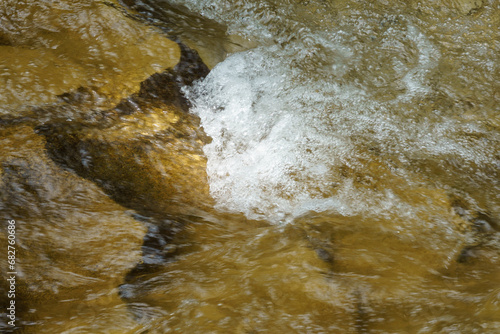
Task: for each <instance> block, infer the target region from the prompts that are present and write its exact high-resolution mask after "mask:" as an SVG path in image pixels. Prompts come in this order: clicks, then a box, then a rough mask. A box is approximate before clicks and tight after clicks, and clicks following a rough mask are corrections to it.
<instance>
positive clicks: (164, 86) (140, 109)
mask: <svg viewBox="0 0 500 334" xmlns="http://www.w3.org/2000/svg"><path fill="white" fill-rule="evenodd" d="M180 48H181V58H180V61H179V63H178V64H177V65H176V66H175V67H174V68H173V69H167V70H165V71H164V72H162V73H155V74H153V75H152V76H150V77H149V78H148V79H146V80H145V81H143V82H142V83H141V85H140V90H139V92H138V93H135V94H132V95H131V96H129V97H128V98H126V99H124V100H122V101H121V102H120V103H119V104H118V105H117V106H116V107H115V108H113V109H110V110H107V111H105V112H103V113H102V116H101V117H102V119H101V120H100V121H99V122H97V123H95V122H89V123H85V122H54V123H48V124H43V125H40V126H38V127H36V128H35V131H36V132H37V133H38V134H40V135H43V136H44V137H45V138H46V149H47V152H48V155H49V157H50V158H51V159H52V160H53V161H54V162H56V163H57V164H58V165H59V166H61V167H63V168H65V169H66V170H69V171H71V172H74V173H76V174H77V175H79V176H81V177H83V178H85V179H89V180H91V181H93V182H95V183H96V184H97V185H99V186H100V187H101V188H102V189H103V190H104V192H105V193H106V194H107V195H108V196H110V197H111V198H112V199H113V200H114V201H115V202H117V203H119V204H120V205H122V206H124V207H127V208H130V209H133V210H135V212H136V214H135V219H137V220H139V221H142V222H143V223H144V224H145V226H146V227H147V229H148V230H147V233H146V235H145V237H144V240H143V245H142V253H143V254H142V261H141V263H139V264H138V265H137V266H136V267H135V268H133V269H132V270H131V271H130V272H129V273H128V274H127V275H126V277H125V280H124V284H123V285H122V286H121V287H120V289H119V291H120V295H121V297H122V298H123V299H124V300H125V301H127V302H130V301H132V300H133V299H134V292H133V291H134V282H137V281H138V280H140V279H141V277H144V275H148V274H152V273H154V272H155V271H157V270H159V269H160V268H161V267H162V266H164V265H165V264H168V263H169V262H171V261H174V259H175V258H176V257H177V256H178V255H179V254H180V253H181V252H182V250H183V248H182V247H179V246H178V245H177V244H175V241H174V239H175V237H176V235H177V234H178V233H179V232H180V231H182V230H183V228H184V226H185V225H186V224H187V223H188V222H189V221H190V219H189V216H188V215H186V216H182V215H181V216H179V215H178V214H175V213H173V214H171V213H170V212H169V210H168V208H169V206H168V203H167V205H165V203H163V204H162V203H158V201H156V199H158V198H160V197H162V194H163V193H162V191H163V189H161V187H162V183H161V182H160V183H159V184H157V183H154V181H155V180H156V179H158V178H161V177H162V175H163V174H162V173H163V172H162V171H161V170H160V171H158V173H157V174H154V173H153V174H154V175H151V173H148V171H150V170H152V171H153V172H155V170H154V167H148V166H144V164H145V163H148V161H149V160H148V158H149V157H150V156H149V155H148V151H150V150H154V149H155V148H156V146H155V145H163V146H168V145H179V146H182V147H183V146H185V143H184V142H183V141H190V142H191V143H192V142H193V141H195V140H196V141H198V142H207V141H209V138H208V137H207V136H206V135H204V133H203V131H202V130H200V129H199V120H198V119H197V117H195V116H193V115H191V114H189V107H190V104H189V101H188V100H187V99H186V97H185V96H184V94H183V93H182V88H183V87H184V86H189V85H192V84H193V82H194V81H196V80H199V79H201V78H204V77H205V76H206V75H207V74H208V73H209V69H208V67H207V66H206V65H205V64H204V63H203V61H202V60H201V58H200V57H199V55H198V53H197V52H196V51H194V50H191V49H190V48H189V47H187V46H185V45H183V44H180ZM89 94H90V95H92V93H91V92H89V90H88V89H84V88H81V89H78V90H77V91H75V92H70V93H67V94H62V95H61V96H60V98H61V99H62V100H63V101H65V102H66V103H68V104H73V103H81V102H84V101H86V100H88V99H91V96H89ZM171 106H174V107H176V108H177V110H178V111H176V112H178V113H179V118H180V120H179V121H177V123H176V124H181V125H180V127H181V128H180V130H179V129H178V128H177V127H175V128H174V127H172V128H171V129H169V130H168V133H165V134H163V137H161V136H160V137H161V138H160V137H158V136H156V135H151V136H149V135H147V134H146V135H143V134H140V135H139V134H138V135H137V137H133V136H134V134H132V135H131V136H132V137H131V138H127V139H126V140H124V141H123V142H115V141H114V140H113V137H111V139H109V138H106V137H105V136H103V137H102V138H101V137H100V136H97V137H92V138H87V137H86V136H85V133H87V132H86V131H89V129H94V130H95V131H97V132H98V133H105V132H106V129H107V128H109V127H110V126H114V125H116V124H118V125H119V124H120V122H122V120H121V118H120V117H122V116H125V115H134V114H137V115H140V114H144V113H146V114H147V113H148V112H149V111H150V110H152V109H154V108H160V109H162V110H164V109H163V108H170V107H171ZM182 124H184V125H182ZM183 129H184V130H183ZM146 130H147V129H146ZM161 143H163V144H161ZM176 143H178V144H176ZM190 145H194V144H190ZM188 146H189V145H188ZM200 146H201V144H200ZM182 149H184V148H182ZM195 149H196V148H193V149H192V150H195ZM192 150H191V151H189V152H188V153H192ZM198 151H199V152H198ZM198 151H196V152H198V153H199V154H202V151H201V147H200V148H199V150H198ZM109 152H112V153H113V154H114V155H115V156H114V157H112V156H110V155H109ZM121 152H125V153H126V154H127V156H123V157H120V156H119V155H120V153H121ZM162 152H163V151H162ZM166 152H167V156H168V150H167V151H166ZM182 152H183V151H182V150H179V151H174V152H173V153H171V154H174V155H175V154H182ZM198 153H197V154H198ZM172 157H174V156H172ZM96 162H99V163H98V166H97V167H96ZM175 163H177V164H179V162H175ZM181 167H182V165H181ZM191 167H192V166H185V168H186V170H189V169H192V168H191ZM148 168H149V169H148ZM138 173H140V175H144V180H142V179H140V177H138V176H137V174H138ZM143 181H144V182H143ZM171 181H172V182H173V183H175V181H176V180H175V179H172V180H171ZM148 182H149V183H148ZM162 182H163V183H165V182H166V181H164V180H163V181H162ZM171 186H172V187H173V188H172V189H174V190H175V189H176V185H175V184H173V185H171ZM193 187H194V186H193ZM151 193H152V195H151ZM187 197H188V196H185V195H184V197H182V196H181V198H187ZM174 200H175V199H174ZM187 205H190V204H189V203H187Z"/></svg>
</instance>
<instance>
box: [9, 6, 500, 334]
mask: <svg viewBox="0 0 500 334" xmlns="http://www.w3.org/2000/svg"><path fill="white" fill-rule="evenodd" d="M4 2H5V1H4ZM116 6H117V8H118V7H119V8H122V9H121V12H122V13H127V12H128V13H132V14H133V15H138V16H140V17H141V19H140V20H139V21H140V22H139V21H138V22H139V23H137V24H144V22H146V23H147V24H152V25H153V26H156V27H159V29H163V33H164V34H166V35H168V36H170V37H172V36H175V38H176V39H177V40H179V41H182V42H184V43H187V44H188V45H190V46H191V47H192V48H194V49H197V50H198V51H199V53H200V55H201V57H202V58H203V60H204V61H205V62H206V63H207V64H208V65H209V66H210V67H211V71H210V73H209V74H208V76H207V77H206V78H204V79H200V80H197V81H195V82H194V83H193V85H191V86H185V87H183V88H182V91H183V93H184V94H185V95H186V97H187V99H188V101H189V103H190V105H191V107H190V113H192V114H193V115H195V116H196V117H198V118H199V126H200V127H201V129H202V130H203V131H204V133H205V134H206V135H208V136H209V137H210V139H209V140H207V141H205V143H204V145H203V146H202V148H201V149H202V152H203V153H202V155H203V158H202V159H201V160H200V159H198V160H188V161H191V162H189V163H190V164H192V166H191V167H189V166H188V168H194V169H196V168H201V170H202V171H203V173H206V176H203V177H202V178H203V180H206V181H203V182H206V186H207V189H208V196H209V197H210V200H211V201H212V202H210V201H209V202H210V204H209V205H208V208H207V207H206V206H205V205H203V207H202V208H201V209H200V211H195V212H194V213H193V212H190V213H189V214H187V215H182V214H178V213H175V214H171V212H170V211H168V210H169V209H165V210H167V211H168V212H167V213H166V217H167V218H168V220H172V221H176V220H179V221H182V222H183V227H182V228H180V230H179V232H177V233H175V235H173V236H172V237H171V238H170V239H168V244H169V246H168V247H170V248H168V247H167V246H165V245H163V246H162V247H164V248H162V249H163V251H164V252H165V247H167V248H168V249H172V250H171V251H168V252H171V253H172V254H174V255H173V256H170V257H167V260H165V261H163V262H161V261H156V260H155V261H153V260H151V261H150V262H148V260H147V257H144V258H143V260H141V262H142V263H146V266H141V265H139V266H137V267H136V269H135V270H133V271H131V272H129V274H127V275H126V277H125V278H123V282H121V284H120V285H119V287H118V286H117V287H116V288H115V290H113V291H114V292H112V293H114V294H119V296H120V297H121V300H122V301H123V303H124V304H123V305H122V306H120V307H122V308H123V310H125V311H124V312H125V314H126V315H124V316H123V317H125V318H127V319H128V320H127V321H126V322H124V323H123V325H118V324H113V323H110V322H109V321H106V319H108V318H109V319H111V318H112V314H114V313H115V312H116V309H112V308H111V307H110V308H109V309H107V308H104V309H102V308H100V309H99V311H95V310H94V311H86V312H85V313H83V314H78V312H76V313H74V314H73V315H72V316H74V317H76V318H79V317H86V318H87V319H90V320H92V319H93V320H92V321H93V324H92V326H90V325H89V324H88V323H87V324H86V325H85V321H83V320H82V323H83V325H79V326H74V327H71V325H70V323H71V322H68V325H67V326H66V327H65V326H64V325H63V326H62V327H61V323H64V322H65V321H66V320H68V319H64V318H63V319H59V320H58V323H57V324H55V321H52V320H51V317H50V316H44V317H41V318H39V319H37V320H34V321H32V322H31V325H30V324H27V325H26V327H25V329H24V330H25V331H26V333H31V332H33V333H34V332H36V331H38V332H42V329H43V330H45V331H46V332H47V333H49V332H50V333H53V332H57V331H58V330H59V331H60V332H64V333H101V332H102V333H115V332H116V333H118V332H119V333H497V332H499V333H500V233H499V232H500V197H499V196H500V182H499V181H500V178H499V171H500V153H499V152H500V132H499V131H500V79H499V78H500V3H499V2H498V1H497V0H474V1H472V0H439V1H416V0H415V1H413V0H408V1H385V0H379V1H349V0H339V1H337V0H335V1H333V0H310V1H298V0H287V1H273V0H259V1H244V0H212V1H203V0H183V1H180V0H170V1H166V0H165V1H153V0H150V1H123V2H118V3H117V5H116ZM68 10H69V11H71V10H70V9H68ZM75 10H76V9H75ZM141 20H142V21H141ZM172 22H174V23H172ZM117 29H121V28H120V27H118V28H117ZM102 33H106V31H103V32H102ZM0 37H1V36H0ZM93 38H96V39H97V40H99V37H98V35H96V36H94V37H93ZM0 40H1V39H0ZM99 47H100V48H106V47H108V46H107V44H106V43H104V42H103V43H101V44H100V46H99ZM155 48H156V49H155ZM158 48H159V46H158V44H154V45H153V47H152V49H151V52H150V53H148V55H149V57H156V56H158V59H161V52H159V51H158ZM143 52H146V53H147V51H144V50H143ZM103 54H104V53H103ZM152 55H154V56H152ZM137 58H140V57H137ZM135 59H136V58H131V59H126V61H135ZM94 61H95V60H93V62H94ZM153 62H158V60H156V58H155V59H154V61H153ZM77 63H80V62H77ZM155 64H156V63H155ZM113 66H115V67H113ZM150 66H152V67H154V66H157V67H158V66H159V65H150ZM116 67H118V65H112V66H110V67H109V68H114V69H116ZM127 68H128V67H127ZM116 71H118V70H116ZM123 71H126V70H123ZM120 73H122V72H120ZM94 75H95V74H94ZM80 76H81V75H80ZM99 80H105V79H99ZM141 80H143V79H141ZM139 81H140V80H139ZM103 85H104V84H103ZM103 87H105V86H103ZM101 90H102V91H104V93H102V94H104V95H106V94H108V95H110V94H111V93H108V92H107V91H106V90H105V89H104V90H103V89H101ZM130 91H133V89H132V88H130ZM127 92H128V91H127ZM127 92H124V93H123V94H122V95H126V94H127ZM111 95H112V94H111ZM18 99H19V98H18ZM12 100H15V99H14V98H12ZM104 100H106V99H104ZM104 100H103V99H97V100H96V101H94V103H95V106H94V108H101V109H104V108H105V106H107V105H106V103H107V102H106V103H105V102H102V101H104ZM108 100H109V98H108ZM108 100H106V101H108ZM43 102H46V101H43ZM12 103H14V102H12ZM11 108H13V107H11ZM127 117H129V118H130V117H132V120H133V119H134V116H127ZM141 122H142V121H141ZM196 124H198V123H196ZM153 125H154V124H153ZM144 131H146V132H147V131H148V129H147V128H146V129H145V130H144ZM151 131H153V130H151ZM154 131H156V130H154ZM92 138H94V137H92ZM96 138H98V137H96ZM49 140H50V139H49ZM92 140H94V139H92ZM148 140H150V141H151V143H153V144H154V143H155V140H157V139H156V138H152V139H148ZM153 146H154V145H153ZM188 146H189V145H188ZM183 147H184V146H183ZM175 152H176V153H175V154H178V155H182V154H185V153H183V152H185V151H183V150H176V151H175ZM189 152H191V151H189ZM190 154H191V153H190ZM200 154H201V153H200ZM103 159H105V158H103ZM137 159H140V158H137ZM151 161H153V162H151ZM151 161H149V162H144V163H153V164H156V163H157V161H156V160H151ZM176 161H177V160H176ZM182 161H184V160H182ZM200 161H201V162H200ZM176 163H177V162H176ZM200 166H201V167H200ZM189 170H191V169H189ZM186 173H188V176H187V177H186V179H187V181H186V180H184V179H183V180H182V182H183V184H184V183H186V182H187V183H188V185H187V187H189V182H190V181H189V175H191V174H189V173H191V172H189V171H188V172H186ZM193 173H194V172H193ZM197 173H198V172H197ZM194 174H195V175H198V174H196V173H194ZM194 174H193V175H194ZM0 175H1V174H0ZM89 175H90V174H89ZM92 175H93V174H92ZM120 175H121V174H120ZM85 177H86V178H88V175H87V174H86V176H85ZM90 178H92V177H90ZM172 180H173V181H172V182H174V183H175V180H176V179H175V178H174V179H172ZM196 182H198V181H196ZM196 182H194V181H193V183H192V187H198V184H199V183H196ZM97 183H98V184H99V185H101V186H102V184H106V183H105V181H102V177H101V178H100V179H99V180H98V181H97ZM102 187H103V189H105V190H106V189H107V188H106V186H102ZM179 187H183V186H182V185H180V186H179ZM174 188H175V187H174ZM152 191H157V190H156V189H153V190H152ZM169 191H170V190H169ZM172 191H176V190H172ZM182 194H184V195H185V196H186V197H185V198H184V197H182ZM182 194H181V196H180V197H179V198H176V201H177V202H186V203H190V204H189V205H194V206H196V205H197V204H196V203H198V202H196V201H194V200H193V201H191V198H192V197H193V196H194V197H195V196H196V195H193V194H191V193H187V192H186V193H182ZM186 194H187V195H186ZM141 196H142V195H141ZM111 197H112V198H113V199H115V198H116V196H115V197H113V195H111ZM188 197H189V198H188ZM120 198H122V197H119V199H118V202H119V203H120V204H121V205H124V206H125V207H127V203H125V202H124V200H121V202H120ZM153 198H154V196H153ZM192 202H194V203H195V204H191V203H192ZM148 205H151V206H155V205H154V203H153V204H151V203H149V204H148ZM129 206H130V207H131V208H132V209H134V210H139V209H137V207H138V206H134V205H129ZM200 207H201V206H200ZM168 208H170V207H168ZM151 210H153V211H154V208H153V209H151ZM139 212H140V210H139ZM172 212H173V211H172ZM176 212H177V211H176ZM140 215H142V218H141V219H139V220H140V221H143V222H146V225H147V226H148V228H149V231H150V232H149V233H150V234H151V233H153V232H151V231H152V230H154V226H159V225H158V221H161V219H160V220H159V218H158V215H159V213H158V212H155V213H154V214H153V215H151V216H152V217H153V218H148V217H144V216H147V214H145V213H144V212H140ZM160 215H161V213H160ZM152 226H153V227H152ZM160 226H161V224H160ZM143 251H144V252H145V250H144V247H143ZM148 265H150V266H148ZM75 298H78V297H75ZM120 305H121V304H120ZM107 312H109V314H108V315H107ZM49 314H50V312H49ZM107 317H108V318H107ZM113 319H114V318H113ZM90 320H89V321H90ZM98 320H99V321H98ZM71 321H73V320H71ZM30 326H37V327H33V328H36V329H35V331H33V329H30V328H31V327H30ZM51 326H53V327H51ZM60 328H64V330H62V329H60ZM51 330H52V332H51Z"/></svg>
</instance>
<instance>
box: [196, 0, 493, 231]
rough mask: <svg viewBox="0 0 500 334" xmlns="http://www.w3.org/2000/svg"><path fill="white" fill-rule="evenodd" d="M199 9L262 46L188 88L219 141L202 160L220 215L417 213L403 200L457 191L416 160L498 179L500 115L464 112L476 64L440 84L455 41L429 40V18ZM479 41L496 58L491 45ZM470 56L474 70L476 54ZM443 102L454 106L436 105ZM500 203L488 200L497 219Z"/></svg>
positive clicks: (266, 6)
mask: <svg viewBox="0 0 500 334" xmlns="http://www.w3.org/2000/svg"><path fill="white" fill-rule="evenodd" d="M188 5H189V6H191V8H196V9H197V10H198V11H200V12H202V13H204V14H205V15H207V16H209V17H211V18H215V19H218V20H220V21H223V22H225V23H227V24H229V26H230V30H231V32H233V33H240V34H243V35H245V36H251V37H250V38H253V39H256V40H258V41H259V42H260V43H261V46H259V47H256V48H254V49H250V50H248V51H245V52H241V53H237V54H233V55H230V56H229V57H228V58H227V59H226V60H224V61H223V62H222V63H220V64H218V65H217V66H216V67H215V68H214V69H213V71H212V72H211V73H210V75H209V76H208V77H207V78H206V79H205V80H204V81H202V82H199V83H198V84H197V85H195V87H194V88H192V89H190V90H189V91H188V92H187V93H188V95H189V97H190V99H191V100H192V102H193V104H194V106H195V107H194V112H195V113H197V114H198V115H199V116H200V118H201V120H202V126H203V128H204V129H205V131H206V132H207V134H208V135H210V136H211V137H212V138H213V142H212V143H211V144H209V145H207V146H206V147H205V153H206V155H207V157H208V167H207V171H208V175H209V180H210V188H211V193H212V195H213V197H214V198H215V199H216V200H217V202H218V208H219V209H223V210H227V211H232V212H243V213H245V214H246V215H247V217H249V218H254V219H268V220H271V221H274V222H280V221H291V220H293V219H294V218H296V217H298V216H300V215H301V214H304V213H306V212H308V211H311V210H313V211H334V212H337V213H340V214H342V215H354V214H360V213H363V214H370V215H389V216H390V215H396V216H398V217H407V218H408V217H414V218H415V217H417V216H418V215H419V213H420V212H421V211H422V210H426V209H425V206H428V203H426V204H424V205H423V206H422V205H420V204H419V203H415V202H409V201H408V200H407V199H404V198H403V197H404V196H401V194H404V193H406V192H408V191H410V192H411V191H418V190H415V188H419V187H420V188H421V187H425V188H432V189H435V188H446V189H448V188H449V187H455V186H456V185H455V184H454V183H453V182H451V184H450V182H448V181H443V179H442V178H441V179H440V180H439V181H436V179H434V178H433V176H432V175H431V174H432V173H422V172H421V169H419V167H416V165H418V164H417V163H416V162H418V161H425V162H426V164H428V165H431V166H432V165H436V166H438V165H440V164H442V162H443V161H452V164H455V165H463V166H467V167H469V168H471V169H473V174H476V176H477V177H476V178H475V179H474V182H476V183H477V181H478V179H480V183H485V182H486V183H487V182H490V181H492V179H490V176H486V175H483V176H478V174H479V173H480V172H478V171H477V168H478V167H479V168H485V167H484V166H486V168H488V167H489V168H491V169H498V168H497V167H498V156H497V153H496V152H497V151H498V147H499V140H498V139H499V138H498V132H497V131H495V129H494V128H492V127H491V122H494V120H495V119H496V120H498V116H496V114H495V113H494V110H491V109H490V110H488V109H487V108H486V110H485V114H486V119H484V120H483V119H481V121H479V122H473V121H471V120H470V119H468V118H467V117H466V113H467V110H466V108H461V107H460V106H458V107H457V105H458V104H459V103H458V102H459V101H458V102H457V101H456V100H457V99H460V97H459V96H460V95H462V94H464V95H466V94H468V92H466V91H463V92H460V91H458V90H455V91H453V92H449V91H448V90H449V89H450V88H451V89H458V88H460V87H454V86H457V85H456V82H457V80H459V78H460V77H461V76H463V75H466V74H468V72H469V71H470V70H471V69H469V68H461V69H460V70H461V72H460V71H459V72H458V73H455V74H454V75H453V76H452V77H441V71H442V67H443V66H445V65H446V64H447V62H449V58H450V55H446V56H444V57H443V56H442V53H443V48H442V47H441V45H442V44H443V43H444V41H443V40H444V39H445V37H448V36H440V35H438V34H436V33H429V32H430V31H434V30H435V27H434V26H433V25H432V22H431V23H429V22H423V21H422V20H420V19H419V18H418V17H414V16H412V15H411V14H408V13H398V14H388V13H384V12H380V11H379V12H364V13H362V12H360V11H358V10H357V9H356V8H354V9H351V10H349V9H345V10H344V12H342V11H340V10H338V11H335V10H332V8H330V9H329V11H327V10H325V13H328V14H325V16H323V17H322V18H321V19H320V20H319V22H318V21H317V20H316V21H309V20H308V17H307V15H303V16H302V19H301V17H300V16H299V13H300V9H301V7H300V5H296V6H293V7H292V6H287V5H282V6H281V5H278V4H274V5H273V4H270V3H262V2H261V3H260V6H262V8H260V9H259V8H256V6H257V7H258V6H259V5H256V4H255V5H250V4H247V3H242V4H240V5H241V6H243V8H242V11H241V12H239V11H237V10H234V9H233V10H232V11H223V10H221V7H224V6H225V5H226V3H224V2H215V3H212V4H211V5H208V4H204V3H203V2H192V1H191V2H188ZM231 6H232V7H233V8H234V6H236V7H237V6H238V4H234V3H233V4H231ZM318 6H319V5H318ZM348 7H349V6H347V8H348ZM309 8H311V5H309ZM312 8H315V7H314V6H312ZM318 10H319V9H318ZM249 11H257V12H258V14H257V15H256V16H255V18H251V17H250V16H249V15H247V14H246V13H248V12H249ZM396 12H397V11H396ZM221 13H223V14H221ZM334 14H335V15H336V18H335V19H334V18H333V17H332V15H334ZM234 16H236V18H235V17H234ZM318 17H321V16H318ZM455 24H456V23H450V24H449V25H446V28H447V29H453V28H454V25H455ZM433 27H434V28H433ZM424 30H426V32H424ZM439 38H440V39H441V40H439ZM478 43H479V42H478ZM482 46H483V48H486V50H485V51H484V52H483V56H482V58H481V59H480V61H484V62H485V63H487V62H488V59H487V58H488V57H487V56H488V55H489V54H491V53H492V52H493V50H487V49H488V46H486V45H482ZM489 48H494V46H492V47H489ZM452 56H453V55H452ZM466 56H469V57H470V58H471V59H469V61H476V59H475V58H474V57H477V56H478V54H477V52H475V54H474V53H472V51H471V52H470V53H469V54H468V55H466ZM488 64H490V63H488ZM490 66H492V67H494V68H497V64H490ZM483 71H484V70H483ZM472 80H473V79H472ZM482 85H483V86H485V87H482V89H483V90H484V89H493V87H494V86H495V85H498V84H497V83H496V82H494V81H492V82H483V83H482ZM450 86H451V87H450ZM444 92H447V93H448V95H444ZM442 100H446V101H447V102H448V103H449V105H446V103H441V105H436V101H442ZM472 103H473V104H475V105H477V106H481V105H482V104H483V103H484V101H483V100H482V99H481V98H479V99H478V98H476V100H475V101H473V102H472ZM448 108H449V109H448ZM456 109H459V110H458V111H457V110H456ZM490 116H492V117H491V118H489V121H491V122H489V121H488V117H490ZM478 138H479V139H478ZM374 164H376V165H377V166H375V167H373V168H372V167H370V166H371V165H374ZM431 168H432V167H431ZM444 169H445V172H446V169H448V172H449V173H450V174H451V175H452V178H453V177H458V176H453V175H454V174H458V173H459V172H458V171H453V170H449V168H448V167H445V168H444ZM455 169H457V168H455ZM458 169H460V168H458ZM458 169H457V170H458ZM483 174H484V173H483ZM473 178H474V177H473ZM488 180H489V181H488ZM490 184H494V186H496V188H495V189H497V190H498V183H497V182H493V183H490ZM455 188H456V189H455V190H456V191H459V190H460V188H459V187H458V188H457V187H455ZM457 189H458V190H457ZM473 202H474V201H473ZM474 203H475V204H476V205H477V203H476V202H474ZM497 203H498V202H497V201H493V202H491V201H490V202H488V203H486V205H487V206H489V207H488V208H489V210H490V211H491V210H493V211H494V210H495V208H496V210H498V204H497Z"/></svg>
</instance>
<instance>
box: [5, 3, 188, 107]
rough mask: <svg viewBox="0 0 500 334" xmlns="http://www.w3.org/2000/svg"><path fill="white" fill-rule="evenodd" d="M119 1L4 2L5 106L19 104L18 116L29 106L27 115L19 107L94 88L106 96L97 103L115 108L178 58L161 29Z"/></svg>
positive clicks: (177, 52)
mask: <svg viewBox="0 0 500 334" xmlns="http://www.w3.org/2000/svg"><path fill="white" fill-rule="evenodd" d="M113 4H115V5H116V2H115V1H107V2H104V1H82V0H58V1H51V2H50V3H45V2H39V1H35V2H33V1H11V0H5V1H2V6H1V7H0V72H1V73H2V76H1V77H0V83H1V84H0V100H2V104H3V107H4V108H8V109H9V113H10V114H12V113H13V110H14V109H16V110H17V114H18V115H24V114H26V113H27V110H24V112H23V113H22V112H21V111H22V109H20V108H19V107H20V106H26V105H28V106H29V105H40V104H44V103H57V102H58V101H59V99H58V95H60V94H63V93H66V92H68V91H72V90H76V89H78V88H79V87H93V89H94V90H95V91H96V92H97V93H98V94H100V95H102V96H105V98H104V99H100V100H99V101H97V102H98V103H97V105H100V106H101V107H103V108H109V107H111V106H113V105H115V104H116V103H117V102H118V101H119V100H120V99H122V98H124V97H126V96H128V95H130V94H131V93H133V92H135V91H137V90H138V86H139V84H140V82H142V81H143V80H144V79H146V78H147V77H148V76H150V75H151V74H153V73H155V72H160V71H162V70H163V69H165V68H167V67H172V66H174V65H175V64H176V63H177V61H178V59H179V48H178V47H177V44H176V43H175V42H173V41H171V40H169V39H167V38H165V37H164V35H163V34H161V33H160V31H159V29H156V28H153V27H150V26H146V25H143V24H138V22H137V21H136V20H134V19H132V18H130V17H127V16H125V15H123V13H122V12H121V11H120V10H118V9H117V8H115V7H114V6H111V5H113ZM26 17H29V19H26ZM7 18H8V19H7ZM94 107H96V106H94ZM0 116H2V113H1V112H0Z"/></svg>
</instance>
